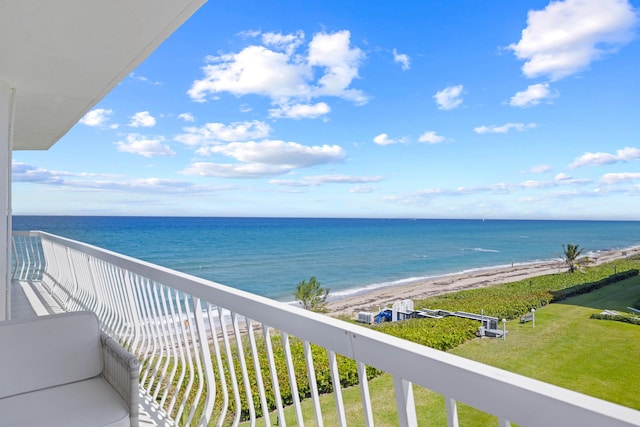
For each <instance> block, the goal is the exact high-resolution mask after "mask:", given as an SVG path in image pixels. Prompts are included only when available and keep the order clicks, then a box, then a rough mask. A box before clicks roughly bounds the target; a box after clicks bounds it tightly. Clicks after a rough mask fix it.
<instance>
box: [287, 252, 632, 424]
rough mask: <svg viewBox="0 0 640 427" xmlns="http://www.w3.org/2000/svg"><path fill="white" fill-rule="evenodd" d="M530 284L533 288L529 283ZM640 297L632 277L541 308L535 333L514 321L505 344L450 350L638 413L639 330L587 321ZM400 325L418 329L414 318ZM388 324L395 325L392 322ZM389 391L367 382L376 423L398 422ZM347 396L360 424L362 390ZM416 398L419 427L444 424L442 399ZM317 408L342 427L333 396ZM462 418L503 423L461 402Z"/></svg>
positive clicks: (427, 394)
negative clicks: (631, 391) (336, 414)
mask: <svg viewBox="0 0 640 427" xmlns="http://www.w3.org/2000/svg"><path fill="white" fill-rule="evenodd" d="M626 264H629V265H636V266H637V265H638V261H637V260H624V261H620V262H618V264H617V266H618V269H620V267H621V266H623V265H626ZM600 267H601V266H598V268H600ZM594 268H595V267H594ZM607 269H609V270H613V266H612V265H611V264H609V265H604V266H602V268H601V272H602V271H604V272H606V270H607ZM581 274H582V273H581ZM581 274H580V275H581ZM580 275H578V274H576V275H568V274H559V275H552V278H553V280H552V279H549V280H548V281H547V280H544V281H541V282H542V283H546V284H547V285H549V286H553V284H552V282H553V281H555V280H559V279H560V278H561V277H574V278H575V277H578V276H580ZM537 279H542V278H537ZM526 283H527V286H528V280H527V281H526ZM499 286H503V285H499ZM540 286H543V285H540ZM639 298H640V276H632V277H630V278H628V279H626V280H623V281H619V282H616V283H612V284H611V286H605V287H602V288H599V289H597V290H595V291H593V292H589V293H583V294H580V295H577V296H573V297H570V298H567V299H565V300H563V301H562V302H561V303H555V304H549V305H547V306H545V307H544V308H542V309H541V310H537V311H536V327H535V328H532V327H531V324H530V323H527V324H520V323H518V322H509V323H508V329H509V335H508V338H507V340H506V341H503V340H493V339H473V340H468V341H467V342H466V343H464V344H462V345H459V346H457V347H455V348H454V349H452V350H450V352H451V353H453V354H456V355H459V356H462V357H465V358H468V359H472V360H475V361H478V362H481V363H485V364H488V365H492V366H496V367H499V368H501V369H505V370H507V371H511V372H515V373H518V374H521V375H525V376H527V377H530V378H535V379H538V380H541V381H545V382H548V383H551V384H555V385H558V386H560V387H564V388H568V389H570V390H575V391H578V392H581V393H584V394H587V395H590V396H594V397H598V398H600V399H604V400H608V401H611V402H614V403H617V404H620V405H624V406H627V407H630V408H634V409H640V394H638V393H630V392H629V390H635V389H637V384H639V383H640V370H638V369H637V354H638V345H639V344H638V343H640V328H636V327H635V326H634V325H631V324H626V323H620V322H599V321H596V320H591V319H590V318H589V317H590V315H591V314H594V313H597V312H599V311H601V310H602V309H605V308H609V309H615V310H620V311H623V310H624V309H625V308H626V307H627V306H628V305H629V303H630V301H636V300H638V299H639ZM441 320H446V319H441ZM395 323H407V324H411V323H414V324H417V322H413V321H405V322H395ZM385 325H392V323H388V324H385ZM594 338H597V339H594ZM585 373H588V375H586V374H585ZM620 373H624V375H621V374H620ZM390 390H393V377H392V376H391V375H389V374H382V375H380V376H379V377H377V378H375V379H373V380H371V381H370V382H369V391H370V396H371V401H372V404H373V406H374V408H375V413H374V418H375V421H376V425H378V424H380V425H397V422H398V421H397V420H398V418H397V412H396V411H397V409H396V406H395V404H394V403H395V402H394V399H389V392H390ZM342 396H343V398H344V404H345V412H346V414H347V424H348V425H352V424H353V425H362V424H363V419H362V415H361V413H362V402H361V398H360V390H359V388H358V387H352V388H349V389H345V390H343V392H342ZM414 400H415V403H416V415H417V418H418V423H419V424H420V425H422V424H423V423H432V424H433V425H446V424H447V416H446V411H445V409H444V408H445V402H444V397H443V396H441V395H439V394H437V393H435V392H432V391H430V390H426V389H424V388H422V387H419V386H414ZM320 405H321V407H322V413H323V419H324V421H325V425H338V420H337V417H336V416H335V409H334V407H335V404H334V401H333V396H332V395H326V396H321V397H320ZM302 412H303V418H304V420H305V422H309V423H310V424H312V423H313V420H314V416H315V413H314V409H313V404H312V402H311V401H310V400H307V401H303V402H302ZM285 415H286V421H287V424H290V423H291V424H295V423H296V417H295V411H294V408H292V407H289V408H285ZM458 416H459V421H460V425H465V426H468V427H480V426H486V425H497V424H498V420H497V419H496V418H495V417H494V416H492V415H490V414H486V413H484V412H481V411H479V410H477V409H475V408H472V407H470V406H467V405H465V404H463V403H461V402H458Z"/></svg>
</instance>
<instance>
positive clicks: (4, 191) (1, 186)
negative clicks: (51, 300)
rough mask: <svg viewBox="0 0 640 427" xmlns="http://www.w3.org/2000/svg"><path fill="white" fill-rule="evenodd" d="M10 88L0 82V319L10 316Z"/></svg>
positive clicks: (11, 109)
mask: <svg viewBox="0 0 640 427" xmlns="http://www.w3.org/2000/svg"><path fill="white" fill-rule="evenodd" d="M14 99H15V97H14V89H12V88H10V87H9V86H8V85H6V84H4V83H2V82H0V215H1V216H2V218H1V219H0V253H1V254H2V258H1V259H0V321H2V320H7V319H9V318H10V317H11V150H12V140H13V125H12V123H13V112H14Z"/></svg>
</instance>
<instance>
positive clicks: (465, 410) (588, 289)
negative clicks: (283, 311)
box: [183, 259, 640, 426]
mask: <svg viewBox="0 0 640 427" xmlns="http://www.w3.org/2000/svg"><path fill="white" fill-rule="evenodd" d="M639 268H640V259H624V260H619V261H614V262H612V263H608V264H602V265H598V266H593V267H589V268H586V269H584V270H582V271H579V272H576V274H566V273H559V274H552V275H547V276H540V277H536V278H534V279H525V280H521V281H518V282H513V283H507V284H500V285H494V286H491V287H487V288H481V289H473V290H466V291H460V292H454V293H450V294H445V295H439V296H435V297H431V298H428V299H425V300H420V301H416V305H415V306H416V308H419V307H426V308H441V309H445V310H451V311H456V310H459V311H468V312H477V313H479V312H480V311H481V310H484V312H485V314H487V315H489V316H495V317H499V318H507V319H515V318H518V317H519V316H521V315H522V314H524V313H526V312H528V311H530V309H531V308H536V309H538V308H541V307H544V309H543V310H537V311H536V328H531V325H530V324H519V323H518V322H509V323H508V329H509V335H508V339H507V340H506V341H503V340H475V339H473V338H474V337H475V332H476V331H477V329H478V322H475V321H472V320H468V319H460V318H444V319H409V320H405V321H399V322H387V323H383V324H380V325H372V326H371V327H372V328H375V329H376V330H379V331H381V332H383V333H387V334H390V335H393V336H396V337H400V338H403V339H407V340H409V341H413V342H416V343H419V344H422V345H426V346H429V347H432V348H435V349H439V350H444V351H451V352H454V353H456V354H460V355H463V356H464V357H468V358H470V359H474V360H478V361H480V362H483V363H487V364H490V365H494V366H498V367H502V368H504V369H507V370H510V371H513V372H517V373H522V374H524V375H527V376H530V377H533V378H537V379H541V380H543V381H547V382H551V383H554V384H557V385H560V386H563V387H567V388H570V389H573V390H577V391H581V392H583V393H586V394H591V395H593V396H596V397H600V398H604V399H607V400H613V401H615V402H617V403H621V404H623V405H627V406H631V407H640V401H639V400H638V399H636V400H633V399H632V400H629V399H622V400H620V399H619V398H618V397H616V396H617V395H618V394H619V391H620V390H623V389H624V388H625V387H629V386H630V384H631V383H630V382H629V381H627V380H626V379H622V378H619V379H617V380H611V378H613V377H615V375H613V374H612V373H611V370H610V369H609V367H608V366H607V363H604V362H598V363H599V364H598V366H596V367H594V366H592V365H593V363H595V362H594V360H595V359H594V358H593V357H592V356H591V355H592V354H597V360H600V359H602V358H603V357H604V359H606V357H609V358H610V355H608V356H606V357H605V355H607V354H608V353H607V352H605V351H603V349H602V347H601V343H604V342H605V341H603V339H604V338H606V340H608V341H607V342H606V343H605V344H604V345H605V347H606V349H611V348H614V349H616V350H615V351H616V354H620V353H624V355H625V356H624V358H622V359H621V360H619V363H618V361H617V362H616V365H615V366H616V368H615V369H620V371H618V372H626V371H625V370H624V369H627V370H633V369H634V366H635V365H633V363H635V359H634V358H633V357H627V355H635V354H637V343H638V342H640V340H639V338H640V335H638V334H640V328H636V327H635V326H634V325H630V324H628V323H623V322H624V321H623V322H599V321H595V320H590V319H589V316H590V315H591V314H596V313H598V312H600V311H601V310H602V309H604V308H608V309H614V310H622V309H624V308H625V307H627V306H629V305H630V304H632V303H633V302H635V301H638V300H639V299H640V276H638V269H639ZM617 271H620V273H614V272H617ZM312 279H315V278H312ZM303 282H305V283H306V286H309V282H311V283H315V286H316V287H318V288H321V286H320V284H319V282H318V281H317V280H311V281H303ZM301 283H302V282H301ZM627 283H632V284H634V285H633V286H629V285H626V284H627ZM563 289H566V292H564V293H561V292H560V291H561V290H563ZM324 292H325V291H324V290H323V291H322V293H320V295H324ZM576 295H577V296H576ZM560 296H562V298H560ZM556 297H558V299H556ZM575 301H579V302H580V304H578V305H579V306H578V307H574V306H575V305H576V304H577V303H576V302H575ZM551 303H555V304H551ZM547 306H549V307H551V309H549V308H547ZM596 307H597V308H596ZM585 324H587V325H585ZM608 325H613V326H608ZM608 328H614V329H608ZM618 328H622V329H618ZM624 328H631V329H634V330H635V332H629V331H628V330H627V329H624ZM611 331H613V332H611ZM616 334H623V335H624V334H631V336H630V337H628V339H627V338H625V341H624V343H618V344H616V343H617V341H616V342H614V341H615V340H618V337H617V336H616ZM634 334H635V335H634ZM620 336H622V335H620ZM624 336H626V335H624ZM593 337H598V339H593ZM602 337H604V338H602ZM633 337H635V338H633ZM632 338H633V339H632ZM242 339H243V340H249V339H250V338H249V337H248V336H244V337H243V338H242ZM612 340H613V341H612ZM267 341H268V342H270V345H271V347H272V349H273V362H274V366H275V375H277V377H278V383H279V388H280V393H281V397H282V402H283V404H284V405H292V403H293V399H294V396H293V394H292V391H291V387H290V384H289V371H288V364H289V362H288V361H287V356H286V352H285V347H284V344H283V342H284V341H283V336H281V335H280V334H275V333H274V332H273V331H271V332H270V333H269V335H268V336H267V337H266V339H265V337H264V336H256V341H255V349H256V350H255V353H254V351H253V350H251V351H250V352H248V351H247V349H249V348H251V346H250V345H249V343H248V342H244V343H243V345H242V348H244V349H245V350H244V351H245V357H250V358H253V357H257V358H258V361H259V364H258V365H259V367H260V371H261V372H260V373H258V372H256V371H255V367H256V365H254V363H251V362H248V363H247V364H246V366H245V369H246V372H245V373H243V371H242V367H241V366H240V364H238V363H235V364H233V365H232V364H229V361H228V360H227V357H226V353H225V352H223V355H222V357H223V361H222V362H223V363H222V366H224V367H225V368H224V376H225V378H226V379H227V383H230V376H231V366H233V370H234V371H235V376H236V378H244V376H245V375H246V376H247V379H248V381H246V382H244V381H239V384H238V385H239V387H240V389H239V390H238V391H239V395H240V396H243V397H242V398H241V399H240V401H238V402H235V401H231V402H229V405H230V410H231V409H232V408H233V407H235V406H236V405H241V417H242V418H241V419H242V420H248V419H249V414H250V413H249V404H248V403H247V399H246V398H244V396H247V395H251V396H252V399H253V401H254V403H255V402H258V401H259V389H258V386H257V384H258V381H257V379H258V377H261V378H262V380H263V383H264V388H265V396H266V399H267V405H268V408H269V410H270V411H273V410H274V409H275V408H276V401H275V392H274V389H273V385H272V383H271V375H272V372H271V370H270V368H269V365H270V363H269V356H268V353H267V350H266V342H267ZM609 341H611V342H609ZM288 342H289V348H290V354H291V359H290V362H291V363H292V365H293V375H294V376H295V378H296V384H297V387H298V395H299V397H300V399H301V400H302V405H303V412H304V413H305V415H304V417H305V419H306V420H309V422H310V423H312V420H313V419H314V410H313V405H312V402H311V399H308V398H309V397H310V395H311V388H310V384H309V375H308V374H307V362H306V357H305V346H306V345H307V344H305V343H304V342H303V341H301V340H299V339H297V338H295V337H288ZM634 343H635V344H634ZM634 345H635V347H633V346H634ZM309 346H310V352H311V355H312V360H313V366H314V372H315V374H316V384H317V387H318V391H319V393H321V394H325V395H324V396H321V400H322V403H321V405H322V407H323V409H322V412H323V418H324V419H325V422H326V425H334V423H332V422H331V420H332V417H334V416H335V415H334V414H333V413H334V412H335V405H334V403H333V396H332V391H333V384H332V380H331V376H330V369H329V364H328V363H329V358H328V354H327V350H326V349H324V348H322V347H318V346H315V345H313V344H309ZM616 346H618V347H616ZM467 349H471V350H467ZM634 349H635V350H634ZM239 351H240V349H239V347H238V346H237V345H234V344H231V348H230V356H231V360H238V359H239ZM601 356H602V357H601ZM568 357H571V358H572V359H571V360H572V362H571V366H569V367H567V366H565V364H564V363H555V361H559V362H561V361H563V360H564V358H568ZM616 357H617V356H616ZM503 359H504V360H505V361H506V362H504V363H503ZM604 359H603V360H604ZM337 363H338V371H339V381H340V387H341V388H342V389H343V396H344V399H345V407H346V412H347V417H348V419H349V420H348V421H349V424H350V425H351V424H352V421H353V424H359V423H360V422H361V421H362V420H361V412H362V408H361V400H360V390H359V387H354V386H356V385H357V384H358V383H359V378H358V369H357V364H356V362H355V361H353V360H352V359H350V358H348V357H343V356H341V355H337ZM620 364H622V365H620ZM625 364H629V365H628V366H627V365H625ZM625 366H626V367H625ZM543 367H544V369H543ZM548 367H550V368H548ZM547 369H548V372H542V373H541V372H540V371H545V370H547ZM594 370H595V371H596V372H597V373H596V374H595V378H596V380H595V382H594V381H591V380H589V379H587V378H586V377H588V376H585V375H582V374H581V373H583V372H589V373H590V375H589V376H591V375H592V372H594ZM600 371H601V372H600ZM366 373H367V378H368V380H370V381H369V385H370V389H369V390H370V394H371V399H372V402H373V405H374V407H375V408H376V414H375V415H374V416H375V418H376V421H377V422H376V424H378V421H380V424H381V425H393V424H394V422H396V423H397V414H396V413H395V411H396V407H395V405H394V404H393V401H394V399H389V398H388V393H389V389H390V388H389V387H388V385H389V384H392V383H393V380H392V379H391V377H390V376H389V375H388V374H385V373H383V372H382V371H379V370H377V369H374V368H373V367H367V370H366ZM638 375H640V374H638ZM618 377H620V376H618ZM636 377H637V375H636ZM634 378H635V377H634ZM576 379H578V381H577V383H576V382H575V381H576ZM633 381H635V382H634V383H633V384H636V383H638V382H639V381H640V379H639V378H635V379H634V380H633ZM609 382H613V384H609ZM244 384H248V385H249V387H250V389H249V390H245V388H244ZM595 384H600V387H599V388H598V389H596V386H595ZM603 384H604V385H606V386H604V385H603ZM391 388H392V387H391ZM194 393H195V392H194V391H193V390H192V391H191V392H190V394H194ZM415 393H416V403H417V408H416V411H417V414H418V417H419V419H421V420H426V419H430V420H439V419H444V420H446V414H445V412H444V410H443V407H444V404H443V398H442V396H439V395H437V394H435V393H433V392H430V391H428V390H424V389H422V388H421V387H417V386H416V387H415ZM222 404H223V403H222V402H221V401H219V400H217V401H216V410H214V413H215V412H217V413H219V411H220V409H221V407H222ZM255 411H256V414H255V415H256V416H257V417H260V416H262V415H263V414H262V412H261V411H262V410H261V408H260V406H259V405H255ZM232 412H233V411H231V412H230V413H232ZM285 412H286V418H287V420H286V421H287V423H288V424H289V423H291V424H295V423H296V419H295V413H294V410H293V408H292V406H289V407H288V408H286V409H285ZM459 415H460V418H461V419H463V418H464V419H466V420H469V421H470V423H469V424H468V425H471V426H475V425H478V426H479V425H487V424H488V423H490V422H491V420H492V419H493V417H492V416H491V415H488V414H484V413H481V412H479V411H477V410H475V409H473V408H470V407H467V406H466V405H463V404H460V412H459ZM183 417H184V416H183ZM290 417H291V419H290ZM273 419H275V415H272V420H273ZM394 420H395V421H394ZM476 420H481V421H478V422H476ZM228 421H231V420H228ZM445 423H446V421H445ZM336 424H337V423H336ZM465 425H467V424H465Z"/></svg>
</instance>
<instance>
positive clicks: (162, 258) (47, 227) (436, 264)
mask: <svg viewBox="0 0 640 427" xmlns="http://www.w3.org/2000/svg"><path fill="white" fill-rule="evenodd" d="M13 229H14V230H41V231H46V232H49V233H53V234H57V235H59V236H63V237H67V238H70V239H73V240H78V241H81V242H85V243H89V244H92V245H95V246H99V247H102V248H105V249H109V250H112V251H115V252H119V253H122V254H125V255H129V256H132V257H135V258H138V259H142V260H145V261H148V262H152V263H155V264H158V265H162V266H165V267H169V268H172V269H175V270H178V271H182V272H185V273H189V274H192V275H195V276H198V277H202V278H205V279H208V280H212V281H215V282H218V283H222V284H225V285H228V286H232V287H235V288H238V289H243V290H246V291H249V292H253V293H256V294H259V295H263V296H266V297H269V298H273V299H277V300H281V301H291V300H293V292H294V289H295V286H296V285H297V284H298V283H299V282H300V281H301V280H307V279H309V278H310V277H311V276H316V278H317V279H318V280H319V281H320V283H321V284H322V286H323V287H325V288H329V289H331V293H330V298H331V299H336V298H340V297H345V296H350V295H354V294H357V293H362V292H366V291H368V290H372V289H375V288H380V287H387V286H394V285H400V284H406V283H410V282H412V281H417V280H420V279H424V278H428V277H434V276H441V275H446V274H451V273H457V272H462V271H471V270H477V269H483V268H491V267H498V266H507V265H511V264H512V263H514V264H522V263H530V262H536V261H546V260H550V259H559V257H560V254H561V253H562V244H566V243H574V244H579V245H580V246H581V247H584V248H586V250H588V251H590V252H592V253H597V252H599V251H603V250H611V249H622V248H628V247H632V246H638V245H640V222H635V221H542V220H450V219H416V220H411V219H333V218H331V219H329V218H325V219H323V218H199V217H198V218H196V217H96V216H88V217H79V216H14V217H13Z"/></svg>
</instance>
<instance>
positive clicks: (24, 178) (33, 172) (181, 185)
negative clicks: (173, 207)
mask: <svg viewBox="0 0 640 427" xmlns="http://www.w3.org/2000/svg"><path fill="white" fill-rule="evenodd" d="M12 169H13V176H14V182H29V183H32V184H42V185H51V186H56V187H67V188H74V189H85V190H95V189H100V190H106V191H121V192H127V193H149V194H161V193H165V194H180V195H184V194H186V193H205V192H213V191H217V190H222V189H228V188H227V187H211V186H203V185H195V184H193V183H190V182H186V181H178V180H172V179H162V178H129V177H123V176H118V175H106V174H93V173H84V172H82V173H73V172H64V171H54V170H48V169H44V168H40V167H36V166H32V165H29V164H26V163H17V162H14V163H13V165H12Z"/></svg>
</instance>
